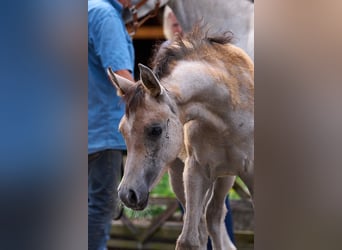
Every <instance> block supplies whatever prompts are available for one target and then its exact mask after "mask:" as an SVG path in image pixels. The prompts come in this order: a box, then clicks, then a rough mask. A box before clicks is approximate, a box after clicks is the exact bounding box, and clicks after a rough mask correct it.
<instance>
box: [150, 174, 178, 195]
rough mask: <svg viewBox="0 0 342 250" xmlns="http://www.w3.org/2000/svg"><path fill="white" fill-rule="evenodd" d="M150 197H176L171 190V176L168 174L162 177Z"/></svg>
mask: <svg viewBox="0 0 342 250" xmlns="http://www.w3.org/2000/svg"><path fill="white" fill-rule="evenodd" d="M150 195H151V196H152V197H172V198H175V197H176V196H175V194H174V192H173V191H172V190H171V187H170V184H169V175H168V174H167V173H166V174H165V175H164V176H163V177H162V179H161V180H160V182H159V184H158V185H157V186H156V187H155V188H154V189H153V190H152V192H151V194H150Z"/></svg>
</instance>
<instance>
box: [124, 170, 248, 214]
mask: <svg viewBox="0 0 342 250" xmlns="http://www.w3.org/2000/svg"><path fill="white" fill-rule="evenodd" d="M236 182H238V183H239V184H241V186H242V188H244V189H246V190H247V187H246V186H245V184H244V183H243V182H242V180H241V179H240V178H239V177H237V178H236ZM150 196H151V197H172V198H175V197H176V196H175V194H174V193H173V191H172V190H171V187H170V184H169V176H168V174H167V173H166V174H165V175H164V176H163V177H162V179H161V181H160V182H159V183H158V185H157V186H156V187H155V188H154V189H153V190H152V191H151V193H150ZM229 199H231V200H239V199H240V196H239V195H238V194H237V193H236V192H235V190H234V189H231V190H230V191H229ZM165 210H166V206H165V205H148V206H147V208H146V209H145V210H144V211H133V210H131V209H129V208H126V207H125V214H126V215H127V216H128V217H129V218H145V219H152V218H153V217H155V216H157V215H159V214H161V213H162V212H163V211H165Z"/></svg>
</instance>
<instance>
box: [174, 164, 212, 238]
mask: <svg viewBox="0 0 342 250" xmlns="http://www.w3.org/2000/svg"><path fill="white" fill-rule="evenodd" d="M183 171H184V163H183V161H181V160H180V159H178V158H177V159H176V160H175V161H174V162H172V163H171V164H170V166H169V179H170V183H171V186H172V190H173V192H174V193H175V194H176V197H177V199H178V200H179V201H180V203H181V204H182V206H183V209H184V208H185V204H186V200H185V192H184V185H183ZM209 193H211V192H209ZM207 196H209V197H206V200H207V202H208V200H209V198H210V194H207ZM207 202H206V203H207ZM184 213H185V211H184ZM202 213H203V214H202V216H201V220H200V224H199V226H198V233H199V241H200V243H201V245H206V244H207V241H208V233H207V226H206V219H205V206H204V207H203V210H202Z"/></svg>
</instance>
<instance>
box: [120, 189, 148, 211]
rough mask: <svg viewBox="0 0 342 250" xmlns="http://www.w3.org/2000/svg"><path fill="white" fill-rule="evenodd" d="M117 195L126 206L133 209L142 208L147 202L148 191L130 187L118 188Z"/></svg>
mask: <svg viewBox="0 0 342 250" xmlns="http://www.w3.org/2000/svg"><path fill="white" fill-rule="evenodd" d="M118 192H119V197H120V199H121V201H122V202H123V203H124V204H125V206H126V207H129V208H131V209H134V210H143V209H145V207H146V206H147V203H148V196H149V193H148V192H144V191H143V190H134V189H132V188H119V190H118Z"/></svg>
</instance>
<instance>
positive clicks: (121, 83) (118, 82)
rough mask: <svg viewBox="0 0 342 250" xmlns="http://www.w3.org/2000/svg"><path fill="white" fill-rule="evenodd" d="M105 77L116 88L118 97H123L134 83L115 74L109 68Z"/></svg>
mask: <svg viewBox="0 0 342 250" xmlns="http://www.w3.org/2000/svg"><path fill="white" fill-rule="evenodd" d="M107 75H108V77H109V79H110V81H111V82H112V84H113V85H114V87H115V88H116V93H117V94H118V96H124V95H125V93H127V91H128V89H129V88H130V87H132V86H133V85H134V82H132V81H130V80H128V79H126V78H124V77H122V76H119V75H118V74H115V73H114V72H113V70H112V68H111V67H109V68H108V69H107Z"/></svg>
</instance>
